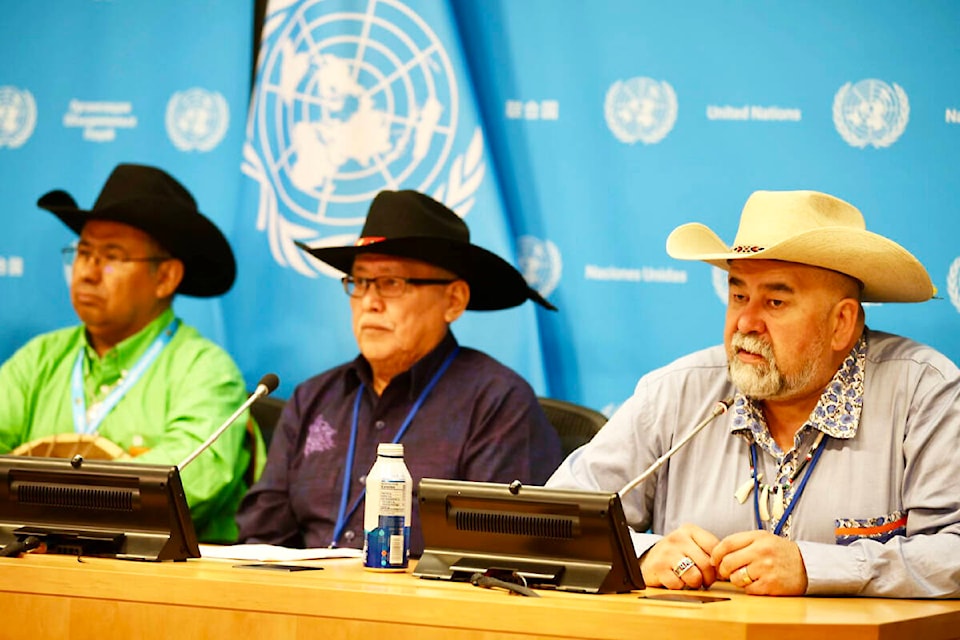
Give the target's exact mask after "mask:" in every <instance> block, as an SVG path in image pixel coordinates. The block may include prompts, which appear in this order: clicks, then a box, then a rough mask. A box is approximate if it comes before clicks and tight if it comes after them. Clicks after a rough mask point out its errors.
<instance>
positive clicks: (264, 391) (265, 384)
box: [177, 373, 280, 471]
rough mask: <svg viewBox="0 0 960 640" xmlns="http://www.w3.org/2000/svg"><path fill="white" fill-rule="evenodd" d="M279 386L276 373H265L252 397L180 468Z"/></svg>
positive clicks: (180, 466)
mask: <svg viewBox="0 0 960 640" xmlns="http://www.w3.org/2000/svg"><path fill="white" fill-rule="evenodd" d="M278 386H280V378H278V377H277V375H276V374H275V373H268V374H266V375H264V376H263V377H262V378H260V382H258V383H257V388H256V389H254V391H253V393H251V394H250V397H249V398H247V399H246V401H245V402H244V403H243V404H242V405H240V408H239V409H237V410H236V411H234V412H233V415H231V416H230V417H229V418H227V419H226V420H225V421H224V423H223V424H222V425H220V426H219V427H218V428H217V430H216V431H214V432H213V434H212V435H211V436H210V437H209V438H207V439H206V441H205V442H204V443H203V444H201V445H200V446H199V447H197V449H196V450H195V451H194V452H193V453H191V454H190V455H188V456H187V457H186V458H185V459H184V461H183V462H181V463H180V464H179V465H177V466H178V467H179V468H180V470H181V471H182V470H183V468H184V467H186V466H187V465H188V464H190V463H191V462H193V459H194V458H196V457H197V456H198V455H200V454H201V453H203V452H204V451H206V449H207V447H209V446H210V445H212V444H213V443H214V441H216V439H217V438H219V437H220V434H221V433H223V432H224V431H226V430H227V427H229V426H230V425H231V424H233V421H234V420H236V419H237V417H239V415H240V414H241V413H243V412H244V411H246V410H247V408H248V407H249V406H250V405H252V404H253V403H254V402H256V401H257V400H259V399H260V398H262V397H264V396H267V395H270V394H271V393H273V391H274V390H275V389H276V388H277V387H278Z"/></svg>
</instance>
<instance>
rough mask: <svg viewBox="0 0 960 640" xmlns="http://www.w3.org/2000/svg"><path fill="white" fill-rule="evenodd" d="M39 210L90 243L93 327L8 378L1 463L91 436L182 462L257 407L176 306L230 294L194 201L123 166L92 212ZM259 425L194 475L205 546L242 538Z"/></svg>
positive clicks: (65, 201)
mask: <svg viewBox="0 0 960 640" xmlns="http://www.w3.org/2000/svg"><path fill="white" fill-rule="evenodd" d="M37 204H38V206H40V207H41V208H43V209H47V210H48V211H51V212H52V213H53V214H54V215H56V216H57V217H58V218H60V220H61V221H63V222H64V223H65V224H66V225H67V226H68V227H70V228H71V229H73V230H74V231H76V232H77V233H78V234H79V236H80V237H79V240H78V242H77V243H76V244H75V245H73V246H70V247H67V248H66V249H64V250H63V253H64V258H65V260H66V262H67V264H68V265H69V266H71V279H70V300H71V302H72V304H73V308H74V310H75V311H76V313H77V316H79V318H80V320H81V321H82V323H83V324H82V325H80V326H77V327H72V328H66V329H60V330H57V331H53V332H50V333H47V334H44V335H41V336H38V337H36V338H34V339H33V340H31V341H30V342H28V343H27V344H26V345H25V346H24V347H22V348H21V349H20V350H19V351H17V352H16V353H15V354H14V355H13V356H12V357H11V358H10V359H9V360H8V361H7V362H6V363H4V364H3V365H2V366H0V453H8V452H10V451H12V450H14V449H15V448H17V447H19V446H21V445H24V444H26V443H31V442H35V441H36V440H38V439H41V438H45V437H53V436H56V435H57V434H81V435H86V436H100V437H102V438H106V439H107V440H109V441H110V442H112V443H114V444H116V445H118V446H119V447H121V448H122V449H123V450H124V452H125V453H126V454H128V455H131V456H133V457H135V459H136V460H138V461H142V462H149V463H156V464H178V463H180V462H182V461H183V460H184V459H185V458H186V457H187V456H188V455H189V454H190V453H191V452H192V451H194V450H195V449H196V448H197V447H198V446H200V444H201V443H203V442H204V441H205V440H206V439H207V438H208V437H209V436H210V434H212V433H213V431H214V430H216V428H217V427H218V426H219V425H220V424H222V423H223V421H224V420H226V419H227V418H229V417H230V415H231V414H232V413H233V412H234V411H235V410H236V409H237V407H239V406H240V405H241V404H242V403H243V401H244V400H245V399H246V395H247V394H246V386H245V384H244V381H243V378H242V376H241V374H240V371H239V370H238V369H237V366H236V365H235V364H234V362H233V360H232V359H231V358H230V356H229V355H227V353H226V352H225V351H224V350H223V349H221V348H220V347H218V346H217V345H215V344H214V343H212V342H210V341H209V340H207V339H205V338H203V337H202V336H201V335H200V334H199V333H198V332H197V331H196V329H194V328H193V327H190V326H187V325H184V324H183V323H182V322H181V321H180V319H179V318H176V317H175V315H174V313H173V309H172V306H171V305H172V301H173V297H174V295H175V294H177V293H181V294H184V295H190V296H198V297H212V296H218V295H221V294H223V293H225V292H226V291H227V290H229V289H230V287H231V286H232V285H233V281H234V278H235V276H236V262H235V260H234V257H233V252H232V251H231V249H230V245H229V244H228V243H227V240H226V238H224V236H223V234H222V233H221V232H220V231H219V229H217V227H216V226H215V225H214V224H213V223H212V222H211V221H210V220H208V219H207V218H206V217H204V216H203V215H202V214H201V213H200V212H199V211H198V210H197V206H196V202H195V201H194V199H193V197H192V196H191V195H190V193H189V192H188V191H187V190H186V189H185V188H184V187H183V186H182V185H181V184H180V183H178V182H177V181H176V180H175V179H174V178H172V177H171V176H170V175H168V174H167V173H165V172H164V171H161V170H160V169H156V168H154V167H148V166H143V165H132V164H121V165H118V166H117V167H116V168H115V169H114V171H113V172H112V173H111V175H110V177H109V178H108V179H107V182H106V184H105V185H104V187H103V189H102V191H101V193H100V195H99V197H98V198H97V202H96V203H95V204H94V206H93V208H92V209H90V210H89V211H84V210H81V209H79V208H78V207H77V205H76V202H75V201H74V200H73V198H72V197H71V196H70V195H68V194H67V193H65V192H63V191H51V192H50V193H48V194H46V195H44V196H43V197H41V198H40V200H39V201H38V202H37ZM247 419H248V417H247V416H246V415H243V416H241V417H240V418H238V420H237V422H240V423H241V424H234V425H233V426H231V427H230V428H229V429H227V430H226V431H224V432H223V434H222V435H221V437H220V438H219V439H218V440H217V441H216V442H215V443H214V444H213V445H212V446H211V447H210V448H209V449H208V450H206V451H204V452H203V453H202V454H201V455H200V456H199V457H197V458H196V459H195V460H194V461H193V462H191V463H190V465H189V466H187V467H186V468H185V469H184V470H183V476H182V479H183V484H184V490H185V492H186V495H187V501H188V503H189V505H190V511H191V515H192V517H193V521H194V525H195V527H196V530H197V536H198V538H199V539H200V540H201V541H232V540H234V539H235V538H236V533H237V531H236V525H235V523H234V520H233V514H234V512H235V511H236V508H237V505H238V504H239V502H240V499H241V498H242V497H243V495H244V493H245V491H246V490H247V484H246V482H245V477H244V476H245V473H246V471H247V469H248V467H249V465H250V460H251V455H252V454H253V452H252V451H251V450H250V449H251V446H250V445H249V440H248V437H247V432H246V430H245V429H244V424H245V423H246V421H247ZM255 440H256V445H255V446H256V448H257V449H258V450H259V451H258V452H256V455H255V458H254V459H256V460H258V461H260V464H259V465H258V466H261V467H262V461H263V460H264V455H263V443H262V441H261V440H260V438H259V435H257V437H256V439H255ZM81 453H82V452H81ZM255 471H256V472H257V473H259V469H256V470H255Z"/></svg>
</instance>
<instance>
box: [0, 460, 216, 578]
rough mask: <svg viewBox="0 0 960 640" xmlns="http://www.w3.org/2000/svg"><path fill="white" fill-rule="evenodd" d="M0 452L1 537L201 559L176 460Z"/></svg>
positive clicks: (68, 548)
mask: <svg viewBox="0 0 960 640" xmlns="http://www.w3.org/2000/svg"><path fill="white" fill-rule="evenodd" d="M78 458H79V457H75V458H73V459H66V458H35V457H28V456H0V544H2V545H4V546H5V547H6V546H7V545H10V544H13V543H17V542H23V541H24V540H26V539H27V538H28V537H30V536H34V537H36V538H39V540H40V543H41V544H44V545H45V546H46V551H47V553H63V554H70V555H85V556H106V557H112V558H124V559H131V560H186V559H187V558H199V557H200V549H199V548H198V546H197V536H196V533H195V531H194V528H193V521H192V520H191V519H190V511H189V509H188V507H187V501H186V497H185V496H184V493H183V485H182V483H181V482H180V471H179V469H178V468H177V466H176V465H153V464H140V463H136V462H122V461H104V460H83V459H82V458H80V459H78Z"/></svg>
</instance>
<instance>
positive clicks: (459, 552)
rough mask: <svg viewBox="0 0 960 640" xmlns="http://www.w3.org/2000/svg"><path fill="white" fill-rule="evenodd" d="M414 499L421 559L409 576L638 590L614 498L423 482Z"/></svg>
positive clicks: (517, 486) (577, 588)
mask: <svg viewBox="0 0 960 640" xmlns="http://www.w3.org/2000/svg"><path fill="white" fill-rule="evenodd" d="M418 499H419V503H420V525H421V527H422V529H423V540H424V552H423V556H422V557H421V558H420V560H419V562H418V563H417V567H416V570H415V571H414V575H415V576H419V577H421V578H433V579H446V580H470V579H471V577H472V576H473V575H474V574H475V573H478V572H479V573H484V572H486V571H489V570H505V571H510V572H515V573H517V574H519V575H520V576H522V577H523V578H524V579H525V580H526V582H527V584H528V585H529V586H533V587H539V588H555V589H559V590H563V591H577V592H583V593H619V592H625V591H631V590H633V589H643V588H644V583H643V576H642V575H641V573H640V565H639V563H638V562H637V557H636V554H635V553H634V550H633V544H632V542H631V540H630V532H629V529H628V527H627V521H626V517H625V516H624V514H623V506H622V505H621V503H620V496H619V495H617V494H616V493H606V492H602V491H574V490H567V489H551V488H545V487H535V486H530V487H527V486H521V485H520V483H519V482H514V483H512V484H509V485H507V484H494V483H487V482H463V481H457V480H437V479H433V478H424V479H423V480H421V481H420V489H419V498H418Z"/></svg>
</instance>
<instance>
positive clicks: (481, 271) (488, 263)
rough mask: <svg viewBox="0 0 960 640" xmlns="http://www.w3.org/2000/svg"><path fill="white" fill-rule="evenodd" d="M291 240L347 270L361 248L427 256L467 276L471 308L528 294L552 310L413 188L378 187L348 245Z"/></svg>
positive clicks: (510, 302)
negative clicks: (311, 244)
mask: <svg viewBox="0 0 960 640" xmlns="http://www.w3.org/2000/svg"><path fill="white" fill-rule="evenodd" d="M297 246H299V247H300V248H301V249H303V250H304V251H306V252H307V253H309V254H310V255H312V256H313V257H315V258H317V259H318V260H321V261H323V262H326V263H327V264H329V265H330V266H332V267H334V268H335V269H339V270H340V271H342V272H344V273H350V270H351V269H352V268H353V259H354V258H356V257H357V255H359V254H361V253H379V254H384V255H389V256H398V257H402V258H412V259H415V260H421V261H423V262H427V263H429V264H432V265H434V266H437V267H440V268H442V269H446V270H447V271H451V272H453V273H455V274H457V276H459V277H460V278H462V279H463V280H465V281H466V282H467V284H468V285H469V286H470V303H469V304H468V305H467V309H471V310H474V311H492V310H496V309H506V308H509V307H515V306H517V305H519V304H522V303H523V302H525V301H526V300H528V299H530V300H533V301H534V302H536V303H537V304H540V305H542V306H543V307H545V308H547V309H550V310H553V311H556V307H554V306H553V305H552V304H550V303H549V302H547V301H546V300H545V299H544V298H543V297H541V295H540V294H539V293H537V292H536V291H534V290H533V289H531V288H530V286H529V285H528V284H527V282H526V280H524V278H523V275H522V274H521V273H520V272H519V271H517V270H516V269H515V268H514V267H512V266H511V265H510V264H509V263H508V262H507V261H506V260H504V259H503V258H501V257H499V256H497V255H496V254H494V253H491V252H489V251H487V250H486V249H483V248H481V247H478V246H477V245H475V244H470V230H469V229H468V228H467V225H466V223H465V222H464V221H463V220H462V219H461V218H460V216H458V215H457V214H456V213H454V212H453V211H451V210H450V209H448V208H447V207H445V206H444V205H442V204H440V203H439V202H437V201H436V200H434V199H433V198H430V197H429V196H426V195H424V194H422V193H419V192H417V191H409V190H407V191H381V192H380V193H378V194H377V196H376V197H375V198H374V199H373V202H372V203H371V204H370V210H369V212H368V213H367V219H366V221H365V222H364V224H363V229H362V230H361V231H360V239H359V240H357V242H356V243H355V244H354V245H352V246H346V247H317V248H311V247H308V246H307V245H305V244H302V243H299V242H298V243H297Z"/></svg>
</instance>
